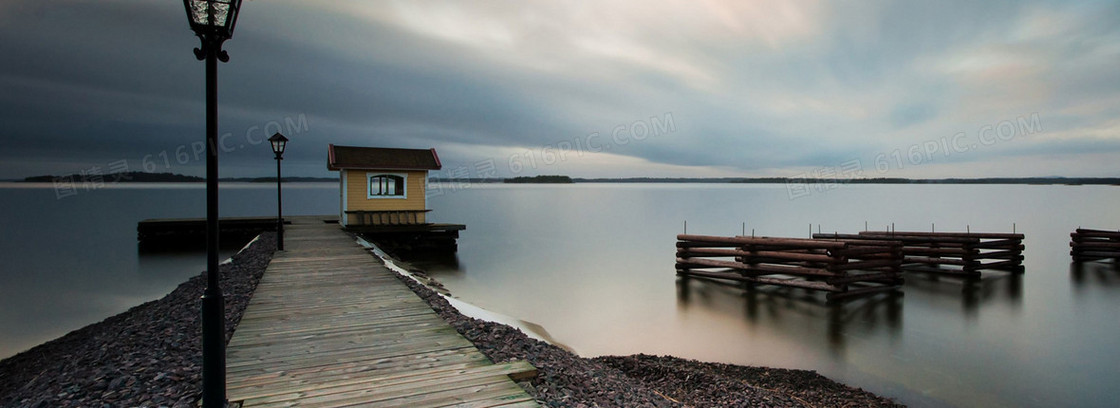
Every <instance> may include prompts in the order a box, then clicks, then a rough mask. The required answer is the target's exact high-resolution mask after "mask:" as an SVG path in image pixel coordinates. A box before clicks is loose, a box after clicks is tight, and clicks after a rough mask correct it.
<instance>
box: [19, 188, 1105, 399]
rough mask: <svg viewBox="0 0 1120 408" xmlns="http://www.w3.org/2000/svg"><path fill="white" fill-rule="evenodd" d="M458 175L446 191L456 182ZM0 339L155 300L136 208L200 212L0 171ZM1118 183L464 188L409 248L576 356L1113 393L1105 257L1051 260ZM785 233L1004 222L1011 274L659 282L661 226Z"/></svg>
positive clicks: (270, 206) (299, 199)
mask: <svg viewBox="0 0 1120 408" xmlns="http://www.w3.org/2000/svg"><path fill="white" fill-rule="evenodd" d="M459 187H461V186H459ZM0 192H2V194H0V205H2V206H3V207H2V208H3V210H4V211H2V212H0V217H2V219H3V225H5V234H4V239H3V241H2V243H0V256H3V257H4V259H5V260H6V261H5V262H4V263H2V264H0V265H2V268H3V269H0V278H2V279H3V282H4V284H3V286H0V324H2V325H3V327H4V330H3V332H2V334H0V336H2V337H0V356H6V355H10V354H14V353H15V352H18V351H20V350H23V349H26V348H27V347H30V346H32V345H34V344H36V343H39V342H41V341H43V340H47V339H50V338H53V337H55V336H58V335H61V334H64V333H65V332H67V331H69V330H72V329H75V328H78V327H81V326H83V325H85V324H88V323H92V322H95V321H98V320H101V319H103V318H105V317H107V316H110V315H112V314H115V313H118V312H120V311H123V310H125V309H127V308H128V307H131V306H134V305H136V304H139V303H140V302H143V301H146V300H151V299H155V298H158V297H160V296H162V295H164V294H166V293H167V292H168V291H170V290H171V289H173V288H174V287H175V286H176V285H177V284H178V283H180V282H182V281H183V280H185V279H186V278H187V277H190V276H192V275H194V274H197V273H199V272H200V271H201V270H202V269H203V267H204V266H203V265H204V263H205V256H204V254H202V253H201V252H194V253H180V254H167V253H162V254H138V253H137V251H136V245H135V226H136V221H139V220H140V219H144V218H158V217H201V216H203V212H202V211H203V209H204V200H205V192H204V189H203V188H202V187H201V186H157V187H153V186H145V187H143V188H140V187H131V188H114V189H102V190H96V191H90V192H83V194H79V195H78V196H74V197H68V198H64V199H61V200H58V199H56V198H55V192H54V190H53V189H51V188H50V187H49V186H46V187H41V188H25V187H24V188H13V187H11V186H10V185H9V186H7V187H4V188H0ZM284 198H285V214H293V215H299V214H332V213H335V212H336V211H337V208H338V190H337V184H333V183H323V184H304V185H293V186H291V187H285V193H284ZM274 200H275V190H274V189H273V188H271V187H269V186H264V185H230V186H226V187H223V190H222V215H223V216H251V215H271V214H274V211H275V201H274ZM1118 200H1120V188H1117V187H1106V186H1001V185H988V186H961V185H852V186H843V187H839V188H836V189H832V190H828V191H813V192H812V193H811V194H810V195H809V196H806V197H801V198H798V199H794V200H790V199H789V194H788V191H787V188H786V186H784V185H729V184H711V185H698V184H683V185H682V184H577V185H516V186H511V185H473V186H470V187H469V188H465V189H463V188H460V189H458V190H457V191H452V190H451V189H449V188H444V189H442V193H441V194H439V195H437V196H435V197H432V198H431V199H430V200H429V207H431V208H433V209H434V210H435V211H434V212H433V213H432V214H433V215H432V217H433V218H434V219H435V220H436V221H438V222H456V223H463V224H467V225H468V228H467V230H466V231H464V232H463V234H462V237H461V239H460V247H459V253H458V256H457V258H455V259H453V260H451V261H450V262H443V263H433V264H428V265H426V266H427V267H428V268H429V270H430V271H431V272H432V274H433V275H434V276H435V277H437V278H439V279H440V280H441V281H443V282H444V283H445V284H446V285H447V286H448V288H450V289H451V291H452V292H453V293H454V294H455V295H456V296H458V297H460V298H462V299H463V300H466V301H469V302H472V303H475V304H478V305H480V306H483V307H486V308H489V309H492V310H494V311H497V312H501V313H504V314H507V315H511V316H515V317H517V318H521V319H524V320H527V321H531V322H534V323H538V324H541V325H543V326H544V327H545V328H547V330H548V331H549V332H550V334H551V335H552V336H553V337H554V338H556V339H557V340H558V341H560V342H563V343H564V344H566V345H568V346H570V347H571V348H573V349H575V350H576V351H577V352H579V353H580V354H581V355H584V356H596V355H606V354H632V353H639V352H641V353H652V354H672V355H677V356H682V357H688V358H695V359H701V360H707V361H720V362H728V363H737V364H751V365H768V366H776V367H788V368H804V369H812V370H817V371H819V372H821V373H823V374H825V375H828V376H830V377H833V378H836V379H839V380H841V381H844V382H846V383H849V384H852V385H856V386H859V387H863V388H865V389H869V390H871V391H874V392H876V393H879V394H882V395H886V396H890V397H894V398H897V399H899V400H901V401H903V402H905V403H908V404H911V405H914V406H943V405H957V406H985V407H987V406H1116V405H1117V404H1118V403H1120V400H1118V397H1117V396H1116V395H1115V393H1113V392H1112V388H1113V387H1114V384H1116V383H1117V382H1120V370H1118V369H1117V368H1116V367H1120V352H1117V351H1116V345H1117V344H1118V342H1120V325H1118V324H1117V323H1116V322H1117V319H1116V311H1117V310H1120V272H1117V271H1116V270H1115V269H1113V268H1112V267H1111V266H1102V265H1089V266H1087V267H1086V268H1084V269H1083V270H1081V271H1075V270H1071V267H1070V262H1069V255H1068V252H1069V247H1068V243H1069V233H1070V232H1071V231H1072V230H1073V229H1074V228H1076V227H1078V226H1086V227H1097V228H1117V227H1118V226H1120V214H1117V212H1116V211H1114V210H1113V207H1114V203H1116V202H1117V201H1118ZM685 220H687V221H688V231H689V232H690V233H701V234H716V235H733V234H738V233H740V232H741V231H742V228H743V226H742V223H743V222H746V230H747V232H748V233H750V230H751V229H754V230H755V232H756V234H757V235H769V236H792V237H803V236H806V235H807V234H808V232H809V231H808V228H809V225H810V224H812V225H813V228H814V229H816V228H817V225H818V224H819V225H820V229H821V230H822V231H825V232H828V231H839V232H856V231H859V230H862V229H863V227H864V223H865V222H866V223H867V224H868V225H869V226H870V227H872V228H880V229H882V228H885V227H886V225H889V224H891V223H894V224H895V227H896V228H897V229H898V230H900V231H901V230H921V231H926V230H929V229H930V224H931V223H934V224H936V228H937V229H938V230H964V229H965V228H966V226H967V227H970V228H971V229H972V230H974V231H1010V230H1011V228H1012V224H1015V228H1016V229H1017V230H1018V231H1019V232H1022V233H1025V234H1026V236H1027V238H1026V241H1025V244H1026V246H1027V250H1026V252H1025V255H1026V261H1025V266H1026V273H1025V274H1024V275H1022V277H1015V276H1012V275H1009V274H1006V273H1001V272H993V273H989V274H986V277H985V279H984V280H983V281H982V282H980V283H977V284H971V285H966V284H963V283H962V282H960V281H957V280H953V279H941V280H935V279H930V278H927V277H923V276H921V275H910V276H908V277H907V283H906V286H905V288H904V291H905V295H904V296H902V297H884V296H880V297H876V298H870V299H866V300H860V301H854V302H850V303H846V304H844V305H842V306H840V307H832V306H827V305H824V304H823V303H822V302H820V301H819V300H818V299H819V296H820V295H819V294H817V295H807V294H806V293H805V292H803V291H760V292H759V293H756V294H753V295H745V294H744V293H743V292H742V291H740V290H738V289H736V288H733V287H727V286H723V285H717V284H711V283H705V282H702V281H697V280H692V281H689V282H682V281H679V280H678V279H677V278H676V276H675V273H674V272H675V271H674V269H673V260H674V252H675V247H674V243H675V235H676V234H678V233H680V232H681V231H682V228H683V225H682V223H683V221H685Z"/></svg>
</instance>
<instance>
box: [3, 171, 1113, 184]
mask: <svg viewBox="0 0 1120 408" xmlns="http://www.w3.org/2000/svg"><path fill="white" fill-rule="evenodd" d="M561 178H562V180H561ZM205 181H206V179H204V178H202V177H197V176H187V175H182V174H173V173H144V172H128V173H112V174H105V175H88V174H86V175H82V174H71V175H69V176H53V175H43V176H34V177H27V178H24V179H23V180H7V182H13V183H20V182H25V183H78V184H82V183H87V184H88V183H94V184H117V183H203V182H205ZM218 181H220V182H226V183H230V182H234V183H275V182H276V177H229V178H220V179H218ZM281 181H282V182H284V183H325V182H337V181H338V178H336V177H283V178H281ZM428 181H429V182H432V183H471V184H474V183H478V184H490V183H493V184H506V183H511V184H513V183H543V184H569V183H576V184H578V183H633V184H638V183H676V184H687V183H708V184H713V183H715V184H815V185H821V184H824V185H840V184H1025V185H1120V177H980V178H939V179H911V178H811V177H717V178H705V177H676V178H674V177H622V178H576V177H571V178H569V177H567V176H523V177H515V178H445V177H431V178H429V179H428Z"/></svg>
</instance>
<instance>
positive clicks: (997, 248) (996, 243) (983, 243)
mask: <svg viewBox="0 0 1120 408" xmlns="http://www.w3.org/2000/svg"><path fill="white" fill-rule="evenodd" d="M813 238H815V239H845V240H875V241H879V240H890V241H895V242H898V243H900V244H901V245H902V257H903V260H902V263H903V269H904V270H906V271H908V272H926V273H936V274H945V275H955V276H961V277H965V278H979V277H980V271H981V270H1004V271H1008V272H1012V273H1023V259H1024V258H1023V249H1025V247H1024V246H1023V238H1024V235H1023V234H1017V233H984V232H915V231H863V232H860V233H859V234H836V233H825V234H819V233H818V234H813Z"/></svg>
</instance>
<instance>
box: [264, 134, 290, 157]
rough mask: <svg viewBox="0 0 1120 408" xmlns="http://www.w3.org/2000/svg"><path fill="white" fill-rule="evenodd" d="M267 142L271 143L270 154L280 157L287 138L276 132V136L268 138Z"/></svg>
mask: <svg viewBox="0 0 1120 408" xmlns="http://www.w3.org/2000/svg"><path fill="white" fill-rule="evenodd" d="M268 142H269V143H272V152H273V153H276V155H277V156H280V155H282V154H284V148H285V147H287V144H288V138H286V137H284V135H282V134H280V133H279V132H277V133H276V134H274V135H272V137H270V138H268Z"/></svg>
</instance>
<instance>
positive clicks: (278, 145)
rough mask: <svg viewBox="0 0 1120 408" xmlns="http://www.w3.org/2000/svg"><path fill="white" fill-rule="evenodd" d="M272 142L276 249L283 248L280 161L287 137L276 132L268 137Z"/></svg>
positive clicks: (282, 158)
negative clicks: (274, 169) (274, 179)
mask: <svg viewBox="0 0 1120 408" xmlns="http://www.w3.org/2000/svg"><path fill="white" fill-rule="evenodd" d="M268 142H269V143H271V144H272V152H273V153H276V249H277V250H279V251H283V250H284V204H283V201H281V200H280V161H281V160H284V147H286V146H287V145H288V138H286V137H284V135H282V134H280V132H276V134H274V135H272V137H270V138H268Z"/></svg>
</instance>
